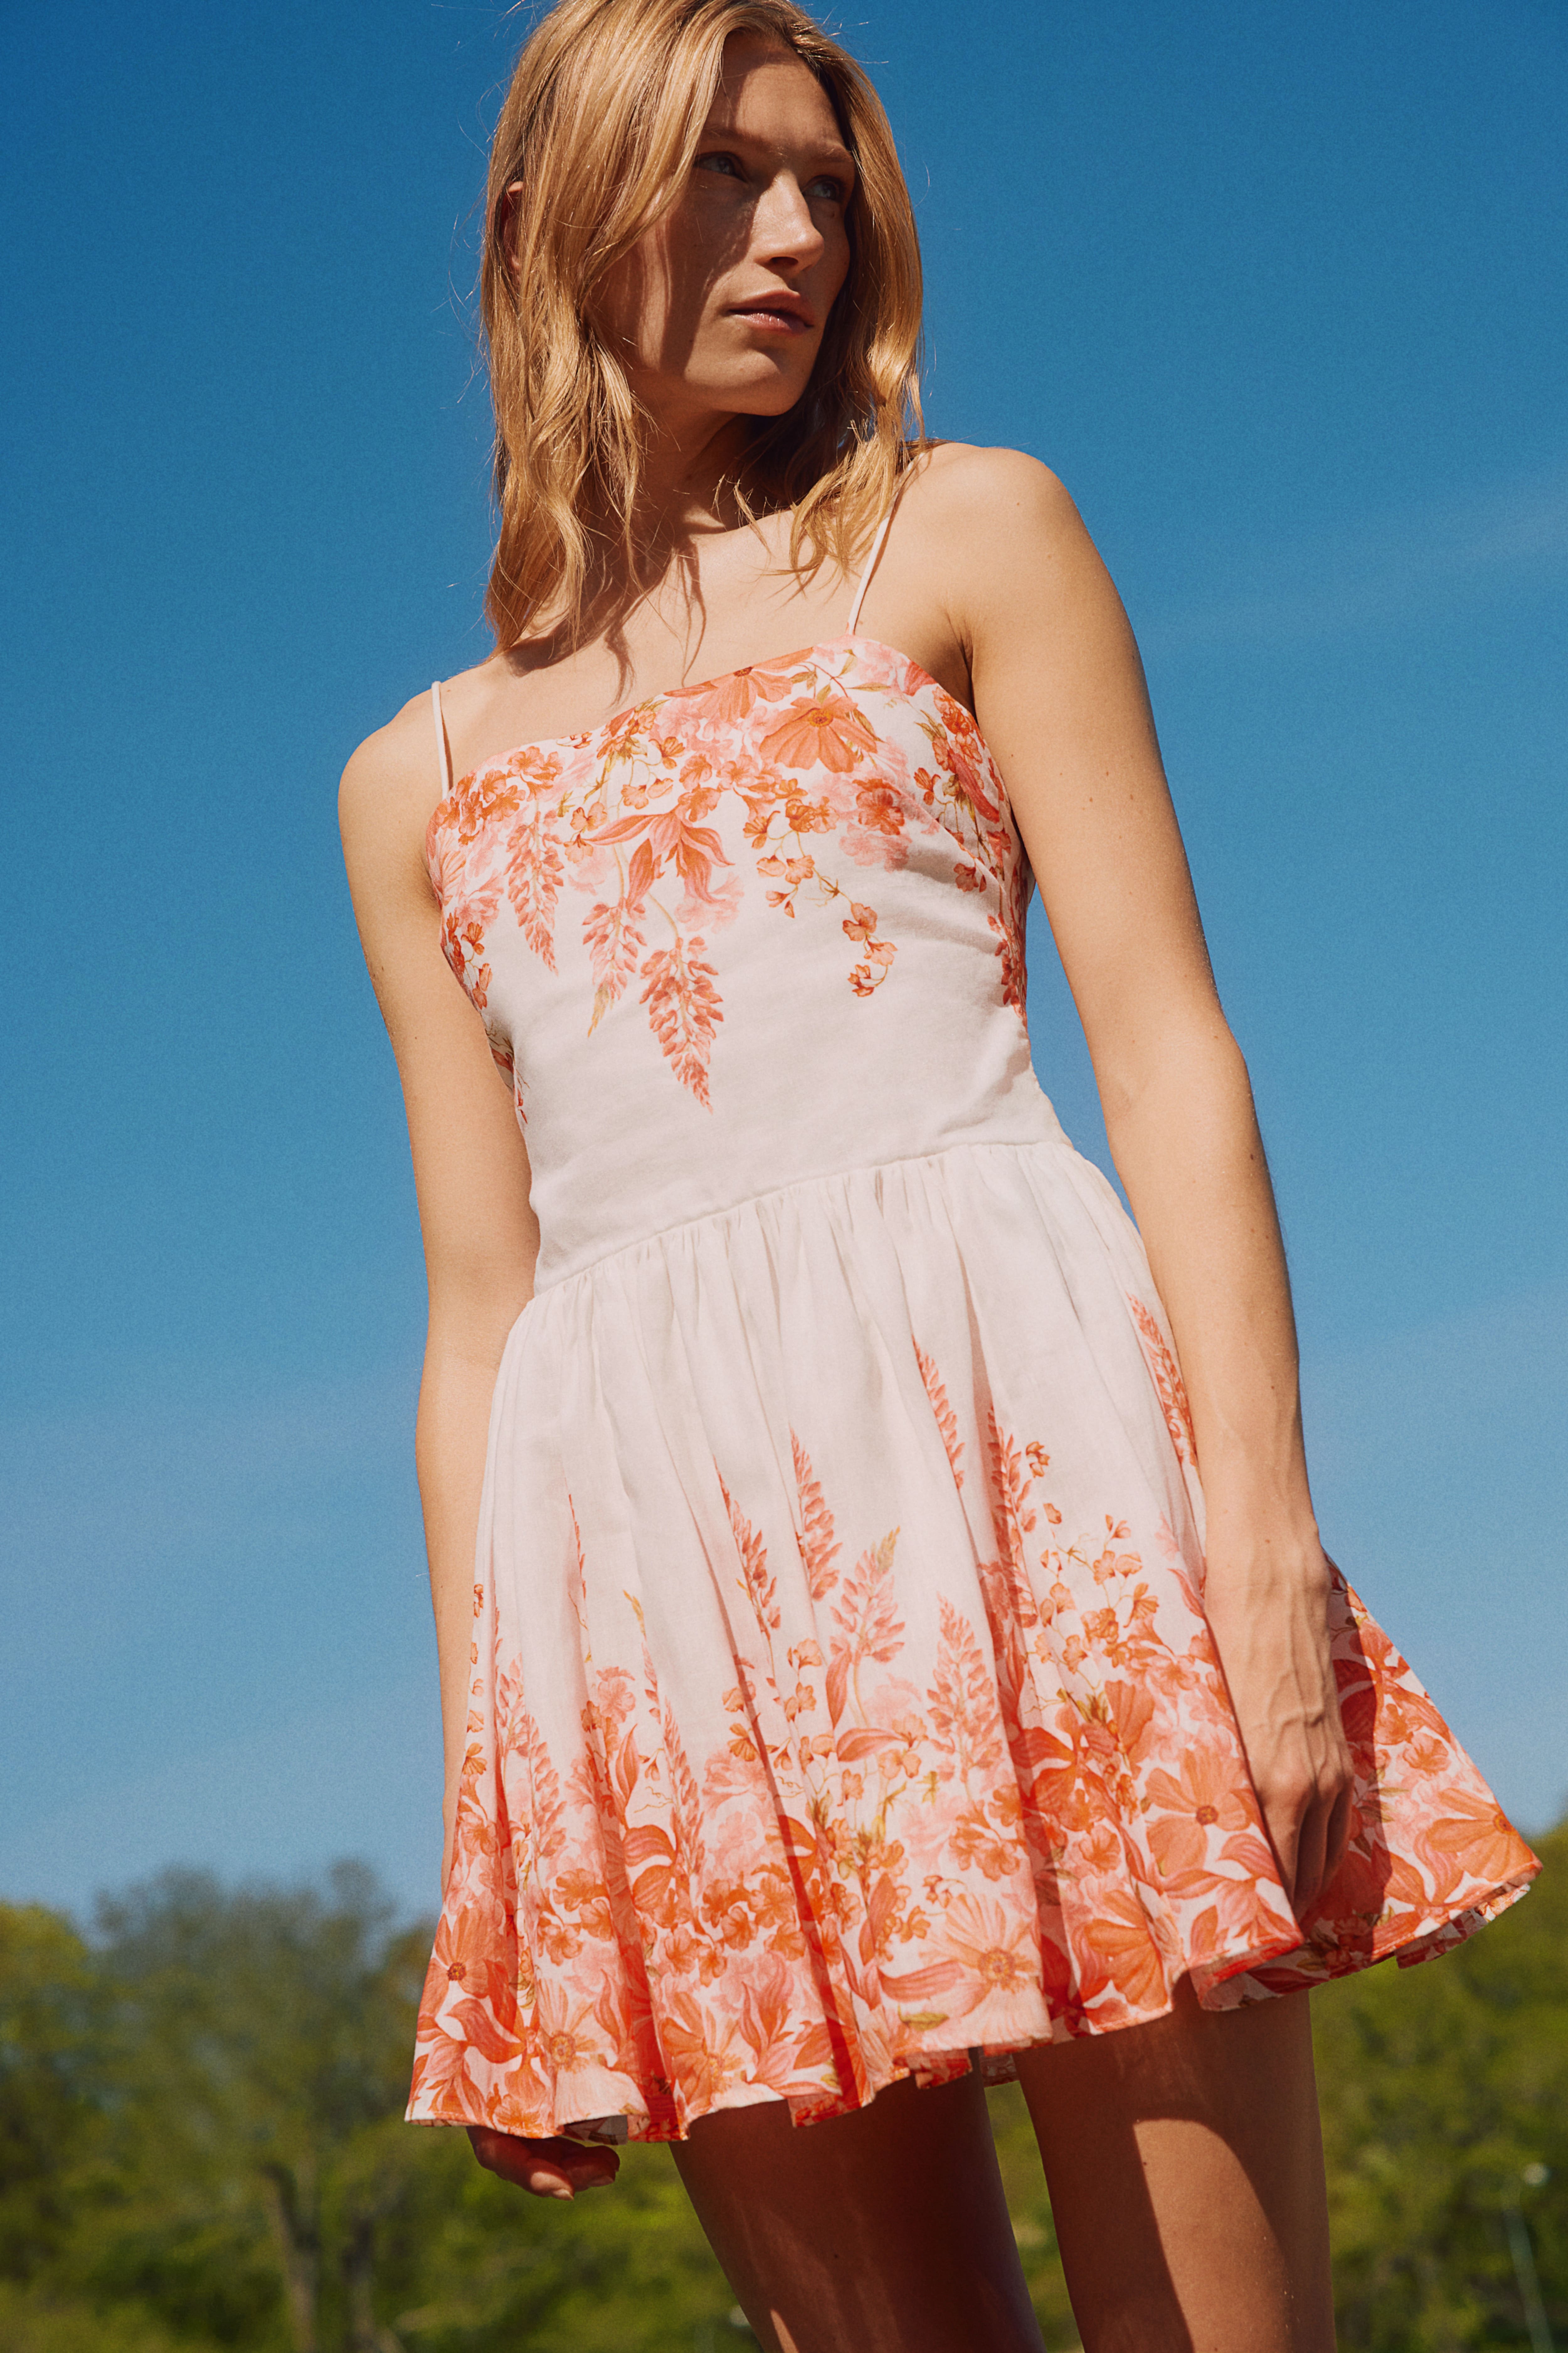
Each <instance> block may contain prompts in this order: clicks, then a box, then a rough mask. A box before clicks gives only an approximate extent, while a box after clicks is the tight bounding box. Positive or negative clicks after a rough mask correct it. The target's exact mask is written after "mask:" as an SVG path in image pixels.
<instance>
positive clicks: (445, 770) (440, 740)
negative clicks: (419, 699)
mask: <svg viewBox="0 0 1568 2353" xmlns="http://www.w3.org/2000/svg"><path fill="white" fill-rule="evenodd" d="M430 715H431V717H432V718H433V719H434V720H435V722H436V764H437V771H438V773H439V775H440V778H441V794H442V797H443V799H444V798H445V797H446V796H447V794H448V793H449V792H450V791H451V789H452V753H451V747H450V746H449V744H447V723H446V721H445V720H444V719H443V718H442V716H441V681H440V680H439V679H438V678H437V679H433V680H432V681H431V685H430Z"/></svg>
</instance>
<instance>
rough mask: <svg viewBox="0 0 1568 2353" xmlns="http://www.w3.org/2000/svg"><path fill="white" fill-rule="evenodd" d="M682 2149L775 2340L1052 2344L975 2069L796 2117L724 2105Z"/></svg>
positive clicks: (767, 2337) (823, 2348)
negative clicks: (923, 2087) (1039, 2316)
mask: <svg viewBox="0 0 1568 2353" xmlns="http://www.w3.org/2000/svg"><path fill="white" fill-rule="evenodd" d="M674 2154H675V2161H676V2164H677V2165H678V2166H679V2168H680V2178H681V2179H682V2181H684V2183H685V2184H686V2188H687V2189H688V2191H689V2194H690V2198H691V2202H692V2204H693V2205H694V2206H695V2207H696V2209H697V2213H698V2218H699V2220H700V2222H701V2224H702V2227H703V2229H704V2231H706V2232H707V2233H708V2238H709V2242H710V2245H711V2246H712V2249H713V2252H714V2253H715V2254H716V2255H717V2256H718V2258H719V2261H720V2262H721V2263H722V2265H723V2267H724V2270H725V2273H726V2274H727V2275H728V2277H729V2280H730V2283H731V2286H732V2287H733V2288H734V2291H735V2294H736V2295H737V2296H738V2297H739V2298H740V2301H741V2304H742V2307H743V2309H744V2311H745V2314H746V2317H747V2318H748V2320H749V2321H750V2322H751V2324H752V2327H753V2329H754V2330H755V2331H756V2333H757V2336H758V2337H759V2338H760V2339H761V2341H762V2343H763V2345H765V2346H766V2347H768V2348H770V2353H1039V2347H1040V2334H1039V2330H1038V2328H1037V2327H1036V2324H1035V2317H1034V2314H1033V2312H1032V2311H1031V2309H1030V2306H1029V2296H1028V2291H1027V2289H1026V2286H1025V2284H1024V2274H1023V2272H1022V2270H1021V2268H1020V2266H1019V2263H1018V2254H1017V2249H1016V2245H1015V2243H1014V2239H1013V2229H1012V2224H1011V2222H1010V2221H1009V2220H1008V2216H1007V2206H1006V2201H1005V2199H1004V2197H1003V2194H1002V2181H1001V2176H1000V2175H999V2173H998V2172H997V2169H996V2151H995V2147H994V2143H993V2141H992V2138H991V2125H990V2119H989V2117H988V2116H987V2114H986V2108H985V2095H984V2091H983V2090H982V2088H981V2084H980V2081H979V2078H978V2077H977V2076H974V2075H969V2076H966V2077H964V2078H963V2080H962V2081H961V2082H959V2083H954V2084H940V2085H933V2086H932V2087H931V2089H930V2090H929V2091H918V2090H917V2089H916V2088H915V2086H914V2085H913V2084H910V2083H907V2082H906V2083H900V2084H892V2085H890V2086H889V2089H888V2090H887V2091H885V2092H882V2093H880V2094H879V2095H878V2097H877V2098H876V2099H875V2100H874V2101H873V2102H872V2104H871V2105H870V2106H869V2107H868V2108H861V2109H858V2110H857V2111H856V2113H855V2114H854V2115H852V2116H834V2117H831V2118H829V2119H827V2120H826V2121H825V2122H823V2123H821V2124H815V2125H802V2126H798V2127H797V2126H794V2125H792V2124H791V2122H790V2120H789V2112H788V2110H787V2108H786V2107H785V2106H784V2103H783V2102H782V2101H778V2100H770V2101H768V2102H767V2103H766V2104H765V2105H763V2106H761V2107H754V2108H731V2109H726V2110H724V2111H722V2112H721V2113H720V2114H719V2115H717V2116H706V2117H704V2118H703V2120H702V2121H701V2123H700V2124H698V2125H695V2126H693V2127H692V2130H691V2135H690V2137H689V2139H688V2140H687V2141H685V2142H678V2143H677V2144H676V2145H675V2149H674Z"/></svg>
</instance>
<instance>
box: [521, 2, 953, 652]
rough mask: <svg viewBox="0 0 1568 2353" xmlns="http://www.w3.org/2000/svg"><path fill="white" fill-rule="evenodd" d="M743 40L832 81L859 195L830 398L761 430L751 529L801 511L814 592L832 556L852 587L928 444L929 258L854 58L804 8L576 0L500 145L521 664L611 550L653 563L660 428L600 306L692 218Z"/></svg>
mask: <svg viewBox="0 0 1568 2353" xmlns="http://www.w3.org/2000/svg"><path fill="white" fill-rule="evenodd" d="M742 32H753V33H762V34H764V35H767V36H770V37H773V39H775V40H777V41H779V42H781V43H783V44H784V46H786V47H789V48H791V49H793V50H794V51H795V55H796V57H798V58H800V59H801V61H802V63H803V64H804V65H805V66H806V67H807V68H808V69H809V70H810V71H811V72H812V73H813V74H815V75H816V79H817V80H818V81H819V82H820V83H821V85H822V87H823V89H824V90H825V91H826V94H827V97H828V99H829V100H830V101H831V103H832V106H833V109H834V112H835V113H836V115H837V119H838V124H839V129H840V133H841V135H842V137H843V139H844V142H845V144H846V146H847V148H848V149H849V151H850V153H851V154H852V155H853V156H854V158H855V164H856V180H855V189H854V194H853V196H852V198H851V201H850V206H849V215H848V229H849V246H850V264H849V274H848V277H847V279H846V280H845V284H844V288H843V290H842V291H841V293H840V294H839V296H838V298H837V301H836V302H835V303H834V306H833V309H832V311H831V312H830V313H829V315H828V320H827V326H826V332H825V333H824V335H823V339H822V345H821V349H820V350H819V352H818V353H817V357H816V365H815V367H814V368H813V370H812V375H811V379H810V382H809V383H808V385H807V386H806V389H805V393H804V395H803V396H802V397H801V398H800V399H799V400H798V401H797V402H796V403H795V406H794V407H793V408H790V409H788V410H787V411H786V412H785V413H784V415H783V416H782V417H770V418H759V419H758V420H757V427H756V430H755V432H754V434H753V435H752V439H751V442H750V444H749V447H748V448H747V451H746V455H745V459H744V460H743V463H742V469H741V474H740V479H739V480H736V481H735V482H734V483H732V484H731V490H732V491H733V493H734V495H735V496H736V498H737V500H738V502H739V504H740V506H741V510H742V513H743V514H745V515H746V516H747V517H748V518H749V517H751V516H752V515H754V514H755V513H757V512H768V511H773V510H777V509H783V508H788V509H791V510H793V516H794V520H793V524H792V528H791V533H790V548H789V561H790V564H791V565H792V566H793V567H794V568H795V571H796V572H797V573H799V574H801V575H802V576H803V577H809V576H810V575H811V574H813V573H815V572H816V569H817V567H818V566H819V565H821V563H822V562H823V560H824V558H825V557H827V556H831V557H832V558H833V560H834V561H835V562H836V563H837V564H838V565H841V566H842V568H843V569H844V570H846V571H848V570H850V569H852V568H853V566H854V565H855V563H856V562H857V561H858V557H859V556H860V554H862V553H863V552H864V549H865V547H866V544H867V543H868V540H869V538H870V536H871V534H872V533H873V532H874V530H875V528H876V525H877V522H878V520H879V517H880V515H881V513H882V512H883V510H884V509H885V507H886V506H887V504H888V502H889V500H890V499H891V497H892V494H893V488H894V484H895V482H896V480H897V478H898V475H899V473H900V469H901V467H902V466H903V464H904V462H905V459H906V455H907V450H908V447H909V443H910V437H911V436H913V437H915V438H917V439H918V438H919V437H920V434H921V411H920V394H919V386H918V382H917V377H916V364H917V360H918V356H919V350H920V320H921V260H920V244H919V240H918V238H917V236H916V233H915V223H914V213H913V210H912V207H911V206H910V196H909V190H908V188H907V187H906V185H905V184H904V176H903V173H902V171H901V170H900V165H899V159H898V153H897V150H896V148H895V147H894V144H893V134H892V132H891V130H890V128H889V123H888V118H887V115H886V114H885V113H884V112H883V110H882V104H881V100H879V98H878V96H877V93H876V91H875V90H873V89H872V87H871V84H870V82H869V81H868V79H867V78H866V76H865V74H864V73H863V72H862V71H861V69H860V68H859V67H858V65H857V64H856V63H855V60H854V59H853V58H851V57H850V56H849V55H848V54H847V51H846V50H844V49H842V48H840V47H839V46H838V44H837V42H836V41H833V40H830V39H829V38H828V37H827V36H826V33H824V32H823V31H822V30H821V29H820V27H819V26H816V24H814V23H813V21H812V19H811V18H810V17H809V16H806V15H805V12H804V11H803V10H802V9H800V8H797V7H795V6H794V5H792V0H561V5H558V6H556V7H554V8H552V10H551V11H550V13H549V15H548V16H545V17H543V18H542V20H541V22H540V23H539V25H538V26H536V27H535V29H534V31H533V32H532V33H531V36H530V37H529V39H528V41H527V43H526V44H525V46H524V47H523V50H522V54H521V57H520V58H519V59H518V63H517V69H516V72H515V73H514V74H513V76H512V81H511V87H510V90H509V91H508V92H507V97H506V102H505V104H504V105H503V107H502V108H501V112H500V121H499V122H498V123H497V125H496V132H495V138H494V140H493V142H492V144H491V148H490V163H489V185H488V192H487V214H486V229H485V245H484V259H483V263H482V266H481V271H480V280H479V296H480V309H481V313H482V319H483V326H484V336H485V342H486V345H487V348H488V352H489V375H490V389H491V396H492V399H493V402H494V406H495V417H496V448H495V491H496V501H497V504H498V506H499V508H500V533H499V537H498V543H497V547H496V554H495V561H494V564H493V565H492V568H491V572H490V583H489V595H488V596H487V598H486V600H485V607H486V611H487V612H488V614H489V618H490V621H491V623H492V625H493V627H494V629H495V633H496V641H497V643H498V645H500V647H501V648H502V649H507V648H509V647H510V646H513V645H515V644H517V643H518V641H519V640H520V639H521V638H522V636H523V635H524V633H525V630H527V629H528V628H529V627H530V625H531V626H532V628H534V629H535V631H537V630H538V629H539V628H540V627H541V625H542V624H548V625H550V626H552V627H561V626H563V625H564V626H566V627H567V628H575V627H576V626H578V625H579V623H580V622H581V619H582V616H583V609H584V592H585V589H586V586H587V582H588V577H589V571H590V563H591V553H592V543H593V542H594V541H595V539H598V540H600V541H601V542H603V541H604V540H605V539H609V540H612V541H613V540H616V539H618V540H619V541H620V543H621V544H622V546H623V548H624V550H625V554H626V558H627V560H628V564H629V563H632V562H635V556H636V547H635V541H634V536H633V512H634V508H635V504H636V501H637V490H638V484H639V480H640V478H641V471H642V450H643V436H644V430H645V422H646V417H645V412H644V411H643V409H642V408H641V406H640V405H639V403H638V401H637V396H636V395H635V393H634V392H633V390H632V387H631V385H630V383H629V381H628V380H627V377H626V370H625V368H624V367H623V365H622V364H621V362H620V361H619V359H618V358H617V357H616V354H615V353H614V351H613V350H612V349H611V348H610V346H609V344H608V343H607V341H606V340H605V338H604V337H603V336H602V335H601V334H600V332H599V331H598V328H597V326H596V325H595V292H596V290H597V289H598V288H599V286H600V285H601V283H602V281H603V280H604V277H605V272H606V271H607V270H608V269H612V268H613V267H614V265H615V264H616V262H617V261H619V260H620V259H622V258H623V256H624V255H626V253H628V252H629V251H630V250H631V248H632V247H633V246H634V245H635V244H636V243H637V239H638V238H639V237H641V236H642V235H643V234H644V233H645V231H646V230H647V229H648V228H649V227H651V226H652V225H653V224H654V223H655V222H656V221H657V220H658V218H659V217H660V216H661V215H662V214H663V213H664V212H665V211H667V210H668V207H669V206H670V205H671V204H673V203H674V201H675V199H676V197H677V195H679V191H680V188H681V187H682V185H684V182H685V179H686V175H687V174H688V172H689V170H690V167H691V164H692V161H693V158H694V156H695V154H696V152H697V145H698V141H699V139H700V135H701V131H702V126H703V123H704V121H706V119H707V115H708V111H709V109H710V106H711V105H712V102H713V98H714V95H715V92H716V90H717V89H718V84H719V75H720V70H721V64H722V58H723V50H724V44H725V42H726V41H727V40H728V39H729V37H730V36H731V34H733V33H742ZM513 188H516V189H517V190H518V192H519V193H518V195H517V196H516V198H515V199H513V198H512V197H511V196H510V191H511V190H512V189H513Z"/></svg>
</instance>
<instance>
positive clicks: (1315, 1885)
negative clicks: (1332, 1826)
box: [1286, 1795, 1329, 1920]
mask: <svg viewBox="0 0 1568 2353" xmlns="http://www.w3.org/2000/svg"><path fill="white" fill-rule="evenodd" d="M1328 1831H1329V1821H1328V1808H1327V1806H1326V1805H1325V1803H1324V1801H1323V1799H1321V1798H1320V1797H1317V1796H1315V1795H1314V1796H1313V1797H1312V1798H1311V1799H1309V1801H1308V1805H1307V1810H1306V1812H1305V1813H1304V1814H1303V1815H1302V1817H1301V1826H1300V1830H1299V1831H1298V1832H1297V1834H1296V1868H1295V1872H1294V1873H1293V1874H1292V1876H1291V1878H1290V1879H1289V1880H1288V1881H1287V1882H1286V1886H1287V1889H1288V1891H1289V1897H1290V1909H1291V1910H1292V1911H1293V1912H1294V1913H1295V1915H1296V1917H1297V1919H1298V1920H1299V1919H1300V1917H1301V1915H1302V1914H1303V1913H1305V1912H1308V1911H1310V1909H1311V1907H1312V1905H1313V1903H1314V1902H1315V1901H1316V1899H1317V1894H1318V1891H1319V1889H1320V1888H1321V1886H1322V1883H1323V1859H1324V1856H1325V1854H1326V1853H1327V1851H1328Z"/></svg>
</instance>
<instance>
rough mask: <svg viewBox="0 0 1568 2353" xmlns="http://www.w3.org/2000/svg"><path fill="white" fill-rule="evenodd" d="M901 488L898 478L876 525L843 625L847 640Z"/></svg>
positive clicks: (856, 623) (869, 583) (856, 622)
mask: <svg viewBox="0 0 1568 2353" xmlns="http://www.w3.org/2000/svg"><path fill="white" fill-rule="evenodd" d="M903 487H904V483H903V479H902V478H900V481H899V484H898V487H897V488H896V489H895V491H894V492H893V495H892V497H891V498H890V499H889V501H888V512H887V513H886V514H885V515H884V516H883V517H882V520H881V522H879V524H878V525H877V536H876V538H875V539H874V540H873V541H872V542H871V553H870V554H869V555H868V557H867V558H866V567H865V570H864V571H863V572H862V573H861V575H860V579H859V583H858V586H857V587H856V590H855V602H854V603H853V604H852V605H851V606H850V607H849V618H848V619H847V621H846V623H845V624H844V634H845V636H846V637H847V638H852V637H853V636H854V634H855V631H856V628H857V627H858V623H859V619H860V607H861V606H862V605H863V604H864V603H865V602H866V591H867V589H868V588H869V586H871V575H872V573H873V572H875V570H876V569H877V559H878V557H879V555H880V554H881V553H882V550H883V548H884V546H885V545H886V544H887V538H888V533H889V528H890V527H891V524H892V520H893V517H894V515H895V513H896V512H898V505H899V498H900V492H901V491H902V490H903Z"/></svg>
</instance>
